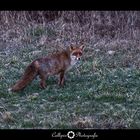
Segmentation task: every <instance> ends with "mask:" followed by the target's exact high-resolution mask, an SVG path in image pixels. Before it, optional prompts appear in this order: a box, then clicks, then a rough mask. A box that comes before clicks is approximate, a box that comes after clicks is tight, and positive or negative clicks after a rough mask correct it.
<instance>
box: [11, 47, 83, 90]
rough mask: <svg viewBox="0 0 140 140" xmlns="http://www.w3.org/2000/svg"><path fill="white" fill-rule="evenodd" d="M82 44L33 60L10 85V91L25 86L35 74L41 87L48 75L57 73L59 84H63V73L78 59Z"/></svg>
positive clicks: (44, 84)
mask: <svg viewBox="0 0 140 140" xmlns="http://www.w3.org/2000/svg"><path fill="white" fill-rule="evenodd" d="M83 48H84V47H83V46H80V47H70V48H68V49H66V50H64V51H62V52H59V53H56V54H52V55H49V56H47V57H42V58H39V59H36V60H34V61H33V62H32V63H31V64H30V65H29V66H28V67H27V68H26V70H25V73H24V75H23V76H22V77H21V79H20V80H19V81H17V83H16V84H15V85H14V86H12V88H11V89H10V90H11V91H14V92H16V91H19V90H22V89H23V88H25V87H26V86H27V85H28V84H29V83H30V82H31V81H32V80H33V79H34V78H35V77H36V76H37V75H39V77H40V79H41V81H40V86H41V88H45V87H46V79H47V77H48V76H50V75H56V74H59V76H60V78H59V82H58V84H59V85H60V86H63V85H64V74H65V72H66V71H68V70H69V69H70V68H71V66H73V65H74V64H76V62H77V61H79V60H80V58H81V54H82V51H83Z"/></svg>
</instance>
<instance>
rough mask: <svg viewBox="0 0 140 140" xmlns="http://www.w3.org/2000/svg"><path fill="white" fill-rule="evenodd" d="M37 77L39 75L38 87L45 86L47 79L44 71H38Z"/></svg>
mask: <svg viewBox="0 0 140 140" xmlns="http://www.w3.org/2000/svg"><path fill="white" fill-rule="evenodd" d="M39 77H40V79H41V80H40V87H41V88H43V89H44V88H46V79H47V76H46V74H45V73H43V72H41V73H39Z"/></svg>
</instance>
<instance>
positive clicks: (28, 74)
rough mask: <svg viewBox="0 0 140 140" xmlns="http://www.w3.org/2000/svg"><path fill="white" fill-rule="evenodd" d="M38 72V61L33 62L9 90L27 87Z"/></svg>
mask: <svg viewBox="0 0 140 140" xmlns="http://www.w3.org/2000/svg"><path fill="white" fill-rule="evenodd" d="M37 74H38V62H37V61H36V62H33V63H31V64H30V65H29V66H28V67H27V68H26V70H25V73H24V75H23V76H22V77H21V79H20V80H19V81H17V83H16V84H15V85H14V86H12V87H11V88H10V89H8V90H9V91H13V92H17V91H19V90H22V89H23V88H25V87H26V86H27V85H28V84H29V83H30V82H31V81H32V80H33V79H34V78H35V77H36V75H37Z"/></svg>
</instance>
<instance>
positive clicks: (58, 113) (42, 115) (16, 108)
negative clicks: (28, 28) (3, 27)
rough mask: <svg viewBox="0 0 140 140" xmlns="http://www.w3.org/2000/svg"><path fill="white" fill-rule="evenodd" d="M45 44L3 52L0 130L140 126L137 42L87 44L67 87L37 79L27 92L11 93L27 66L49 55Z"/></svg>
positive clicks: (0, 69) (0, 60) (53, 81)
mask: <svg viewBox="0 0 140 140" xmlns="http://www.w3.org/2000/svg"><path fill="white" fill-rule="evenodd" d="M91 46H94V47H91ZM46 48H47V47H46V46H45V47H41V48H39V47H34V46H27V47H26V48H18V50H16V51H13V52H12V51H11V52H10V53H7V54H6V52H5V51H3V50H1V52H0V53H1V54H0V58H1V59H0V128H2V129H3V128H10V129H12V128H18V129H19V128H47V129H52V128H99V129H102V128H103V129H104V128H106V129H111V128H112V129H113V128H140V70H139V64H140V63H139V62H140V61H139V60H140V59H139V58H140V56H139V54H140V47H139V46H137V43H136V42H135V41H132V40H131V41H126V40H122V41H120V40H119V41H118V42H117V41H116V40H114V41H112V42H108V43H107V42H103V41H100V42H98V43H96V44H91V45H88V46H87V47H86V49H85V53H84V56H83V59H82V62H81V63H80V65H78V66H77V67H75V68H73V69H72V70H70V71H69V72H68V73H67V74H66V84H65V86H64V87H63V88H60V87H59V86H58V85H57V78H56V77H49V79H48V80H47V81H46V82H47V88H46V89H45V90H42V89H40V88H39V79H38V78H36V79H35V80H34V81H33V82H32V83H31V84H30V85H29V86H28V87H27V88H25V89H24V90H23V91H21V92H19V93H9V92H8V91H7V89H8V88H9V87H10V86H11V85H13V84H14V83H15V82H16V81H17V80H18V79H19V78H20V76H21V75H22V73H23V72H24V69H25V67H26V66H27V65H28V64H29V63H30V62H31V61H32V60H34V59H35V58H38V57H40V56H44V55H47V54H48V52H49V49H48V50H47V49H46ZM48 48H49V47H48Z"/></svg>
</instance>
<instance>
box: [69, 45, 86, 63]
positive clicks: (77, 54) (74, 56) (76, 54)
mask: <svg viewBox="0 0 140 140" xmlns="http://www.w3.org/2000/svg"><path fill="white" fill-rule="evenodd" d="M83 50H84V45H81V46H80V47H75V46H70V58H71V64H72V65H74V64H76V63H77V62H79V61H80V60H81V57H82V54H83Z"/></svg>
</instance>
